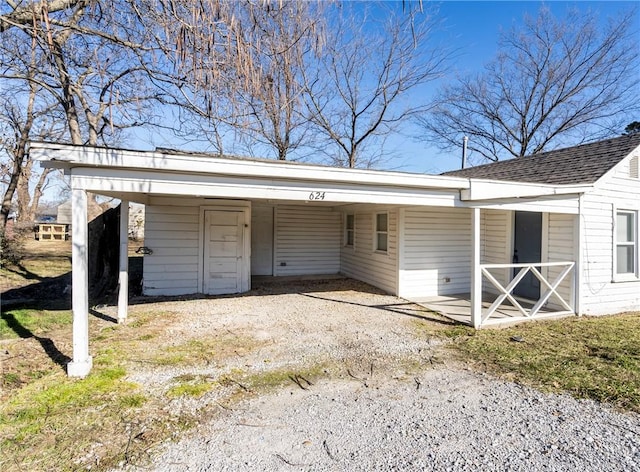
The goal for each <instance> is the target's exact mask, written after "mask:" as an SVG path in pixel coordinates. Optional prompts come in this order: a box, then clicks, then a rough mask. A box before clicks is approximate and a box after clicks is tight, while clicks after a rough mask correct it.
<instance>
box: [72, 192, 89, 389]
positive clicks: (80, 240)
mask: <svg viewBox="0 0 640 472" xmlns="http://www.w3.org/2000/svg"><path fill="white" fill-rule="evenodd" d="M71 208H72V214H73V219H72V222H73V226H72V228H71V239H72V249H71V262H72V272H71V274H72V275H71V280H72V284H73V285H72V292H71V293H72V302H71V308H72V310H73V360H72V361H71V362H69V363H68V364H67V374H68V375H69V377H86V376H87V375H88V374H89V371H90V370H91V367H92V365H93V360H92V358H91V356H90V355H89V272H88V265H89V264H88V249H89V230H88V227H87V194H86V192H85V191H84V190H82V189H77V188H74V189H73V190H72V191H71Z"/></svg>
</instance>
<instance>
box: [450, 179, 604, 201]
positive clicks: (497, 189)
mask: <svg viewBox="0 0 640 472" xmlns="http://www.w3.org/2000/svg"><path fill="white" fill-rule="evenodd" d="M592 188H593V185H549V184H533V183H526V182H508V181H504V180H481V179H469V187H468V188H466V189H462V190H461V191H460V198H461V199H462V200H463V201H473V200H493V199H500V198H523V197H540V196H549V195H571V194H580V193H584V192H587V191H589V190H591V189H592Z"/></svg>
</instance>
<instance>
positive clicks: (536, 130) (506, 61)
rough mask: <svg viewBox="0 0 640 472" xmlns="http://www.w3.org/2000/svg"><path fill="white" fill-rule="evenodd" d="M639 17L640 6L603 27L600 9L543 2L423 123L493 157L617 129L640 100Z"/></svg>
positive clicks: (446, 142)
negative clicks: (560, 14) (556, 11)
mask: <svg viewBox="0 0 640 472" xmlns="http://www.w3.org/2000/svg"><path fill="white" fill-rule="evenodd" d="M634 21H635V22H637V10H631V11H627V12H626V13H625V14H623V15H622V16H620V17H619V18H617V19H615V20H614V19H611V20H610V21H609V23H608V26H607V27H606V28H602V29H601V28H599V25H598V17H597V15H596V14H595V13H585V12H581V11H579V10H570V11H569V12H568V14H567V15H566V17H565V18H564V19H557V18H555V17H554V16H553V15H552V14H551V12H550V11H549V9H548V8H547V7H542V8H541V9H540V11H539V14H538V16H537V18H531V17H528V16H527V17H525V19H524V24H523V26H522V27H520V28H514V29H511V30H509V31H508V32H506V33H505V34H503V35H502V37H501V39H500V43H499V52H498V55H497V57H496V59H495V60H493V62H491V63H489V64H488V65H487V66H486V68H485V70H484V72H482V73H480V74H477V75H472V76H466V77H460V78H458V79H457V81H455V82H454V83H453V84H451V85H447V86H445V87H444V88H443V89H442V90H441V91H440V93H439V97H438V100H437V103H438V105H437V107H435V108H434V109H433V110H432V112H431V113H429V115H427V116H426V117H424V118H422V119H421V120H420V121H421V124H422V125H423V126H424V128H425V129H426V131H427V132H428V136H429V137H430V139H431V141H432V142H434V143H436V144H438V145H440V147H441V148H442V149H445V150H451V149H453V148H456V147H459V145H460V143H461V142H462V137H463V136H465V135H466V136H468V137H469V138H470V140H469V149H470V150H473V151H476V152H478V153H479V154H480V155H481V156H483V157H484V158H486V159H489V160H492V161H496V160H499V159H502V158H505V157H522V156H526V155H530V154H534V153H537V152H540V151H543V150H547V149H550V148H553V147H556V146H558V145H562V144H575V143H576V142H582V141H585V140H589V139H597V138H601V137H604V136H607V135H612V134H616V131H615V130H620V129H621V128H622V126H624V125H622V126H621V124H620V120H625V119H628V116H629V112H630V111H632V110H634V109H635V110H637V109H638V105H639V103H640V89H639V79H638V72H637V67H638V45H637V36H636V37H635V38H634V36H635V35H637V31H634Z"/></svg>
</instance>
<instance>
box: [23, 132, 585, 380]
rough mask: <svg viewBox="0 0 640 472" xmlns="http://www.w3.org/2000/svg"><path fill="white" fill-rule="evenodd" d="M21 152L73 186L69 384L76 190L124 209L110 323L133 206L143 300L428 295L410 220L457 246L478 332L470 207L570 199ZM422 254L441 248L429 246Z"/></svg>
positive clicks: (427, 180) (79, 237)
mask: <svg viewBox="0 0 640 472" xmlns="http://www.w3.org/2000/svg"><path fill="white" fill-rule="evenodd" d="M30 154H31V156H32V158H34V159H36V160H39V161H40V162H41V163H42V165H44V166H48V167H54V168H59V169H64V171H65V172H66V173H67V174H68V175H69V176H70V178H71V187H72V205H73V228H72V239H73V297H72V309H73V319H74V324H73V339H74V341H73V361H72V362H70V363H69V365H68V373H69V375H70V376H78V377H83V376H86V375H87V374H88V373H89V371H90V370H91V366H92V358H91V355H90V353H89V338H88V290H87V247H88V243H87V196H86V192H93V193H96V194H100V195H105V196H110V197H114V198H118V199H120V200H121V201H122V207H121V208H122V211H121V218H122V220H121V231H120V245H121V251H120V253H121V257H120V287H119V300H118V318H119V320H120V321H124V320H125V319H126V316H127V285H128V268H127V251H126V248H127V244H128V241H127V231H126V225H127V220H128V215H127V207H128V202H129V201H132V202H137V203H141V204H144V205H146V208H147V220H146V227H145V246H147V253H148V256H146V257H145V274H144V278H145V281H144V287H143V290H144V293H146V294H149V295H181V294H192V293H204V294H223V293H240V292H244V291H247V290H249V289H250V281H251V275H252V273H253V274H254V275H271V276H287V275H306V274H335V273H337V272H339V273H342V274H344V275H347V276H350V277H353V278H356V279H359V280H362V281H365V282H368V283H370V284H372V285H374V286H376V287H379V288H382V289H383V290H385V291H386V292H389V293H391V294H395V295H399V296H401V297H402V296H405V293H406V294H408V293H409V292H411V293H412V294H413V295H416V294H420V293H422V294H424V295H440V294H441V293H440V292H441V291H443V289H442V288H441V285H440V282H441V281H440V280H439V279H440V278H442V277H440V276H438V277H437V279H438V280H436V282H435V283H432V282H430V281H429V279H428V278H427V275H426V274H427V272H428V271H427V270H426V269H428V267H427V268H426V269H425V268H424V267H423V268H421V269H420V270H417V269H416V270H414V269H412V267H410V264H409V263H408V262H409V258H408V257H409V256H407V255H406V254H405V253H406V251H407V250H408V249H407V248H405V233H406V232H407V231H409V230H410V231H415V230H414V229H412V227H411V226H410V222H409V219H410V216H411V218H415V220H416V221H418V222H420V221H423V220H424V221H429V222H430V223H429V224H428V225H427V228H433V227H434V226H435V227H437V228H440V230H441V231H440V232H441V236H443V240H445V241H446V240H447V239H454V240H456V241H457V243H456V244H457V246H456V247H455V248H453V251H452V255H450V256H446V255H445V256H443V257H444V258H441V262H440V265H441V267H445V268H446V267H448V265H450V264H449V263H448V262H447V261H448V260H450V259H448V257H450V258H451V260H453V258H455V260H457V261H459V260H460V259H462V260H463V261H465V265H463V266H461V267H462V270H461V271H460V268H458V269H457V270H458V271H459V274H460V280H459V281H456V282H458V283H460V284H462V285H464V286H465V288H466V289H467V290H468V291H469V292H470V293H471V303H470V305H471V314H472V317H471V319H472V324H473V325H474V326H476V327H478V326H479V325H480V319H481V293H482V272H481V270H482V269H481V267H480V264H481V254H482V252H481V223H482V220H481V208H504V211H514V210H521V211H522V210H524V211H537V212H540V211H545V210H548V211H550V212H555V213H566V214H575V213H576V212H577V194H578V193H579V192H580V189H579V188H575V187H567V188H559V187H558V186H545V185H534V184H521V183H513V182H512V183H509V182H486V181H480V180H474V179H468V178H460V177H448V176H433V175H419V174H409V173H399V172H385V171H372V170H360V169H342V168H334V167H323V166H317V165H307V164H297V163H290V162H280V161H272V160H260V159H245V158H237V157H221V156H211V155H204V154H196V153H184V152H174V151H167V150H158V151H144V152H142V151H132V150H124V149H106V148H96V147H86V146H70V145H59V144H50V143H34V144H32V145H31V149H30ZM414 210H415V211H414ZM411 211H414V213H415V215H414V214H412V213H411ZM416 212H419V214H418V213H416ZM269 215H271V216H270V217H269ZM405 220H407V221H405ZM411 221H413V220H411ZM451 222H453V223H451ZM458 222H462V224H459V223H458ZM489 223H490V222H489ZM420 231H422V232H423V233H424V234H430V233H428V231H426V230H425V231H423V230H420ZM421 234H422V233H421ZM460 235H462V236H463V237H458V236H460ZM423 239H424V238H423ZM417 241H420V239H418V240H417ZM425 241H426V240H425ZM269 248H271V249H269ZM418 249H419V247H418ZM429 250H430V251H435V252H437V251H438V250H439V248H438V247H437V245H433V244H431V245H430V246H429ZM270 251H271V252H270ZM252 254H253V255H254V256H255V263H252ZM465 267H466V269H465ZM260 272H262V274H260ZM444 278H446V277H444ZM417 291H418V292H417ZM445 291H446V290H445Z"/></svg>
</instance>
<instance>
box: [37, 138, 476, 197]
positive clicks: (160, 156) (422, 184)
mask: <svg viewBox="0 0 640 472" xmlns="http://www.w3.org/2000/svg"><path fill="white" fill-rule="evenodd" d="M29 154H30V156H31V157H32V158H33V159H34V160H37V161H39V162H41V163H42V164H43V165H44V166H47V167H56V168H63V169H69V168H76V167H92V168H100V167H106V168H122V169H136V170H146V171H149V172H159V171H160V172H163V171H164V172H185V173H193V174H209V175H235V176H243V177H262V178H282V177H286V178H287V179H296V180H310V181H326V182H343V183H354V184H374V185H385V186H393V187H396V186H399V187H417V188H436V189H454V190H461V189H466V188H468V187H469V181H468V179H466V178H462V177H449V176H439V175H424V174H411V173H401V172H389V171H378V170H366V169H347V168H341V167H323V166H315V165H309V164H298V163H290V162H286V163H285V162H282V161H272V162H271V161H266V160H250V159H233V158H220V157H204V156H192V155H188V154H179V153H175V154H174V153H170V154H168V153H162V152H158V151H129V150H122V149H106V148H95V147H83V146H70V145H58V144H45V143H32V144H31V146H30V149H29Z"/></svg>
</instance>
